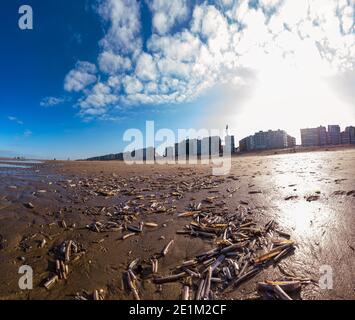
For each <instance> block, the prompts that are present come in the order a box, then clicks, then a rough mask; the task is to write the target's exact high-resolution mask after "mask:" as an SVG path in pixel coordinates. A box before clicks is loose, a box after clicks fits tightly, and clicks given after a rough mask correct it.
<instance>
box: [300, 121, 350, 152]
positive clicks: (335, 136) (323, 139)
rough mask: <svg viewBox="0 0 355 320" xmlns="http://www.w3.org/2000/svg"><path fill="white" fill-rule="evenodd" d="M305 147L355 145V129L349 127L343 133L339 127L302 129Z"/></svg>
mask: <svg viewBox="0 0 355 320" xmlns="http://www.w3.org/2000/svg"><path fill="white" fill-rule="evenodd" d="M301 140H302V146H303V147H321V146H326V145H340V144H355V127H352V126H351V127H347V128H345V131H343V132H341V129H340V126H339V125H329V126H328V131H327V129H326V127H323V126H320V127H318V128H307V129H301Z"/></svg>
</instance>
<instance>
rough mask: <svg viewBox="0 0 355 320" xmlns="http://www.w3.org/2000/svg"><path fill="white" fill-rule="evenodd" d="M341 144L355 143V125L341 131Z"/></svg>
mask: <svg viewBox="0 0 355 320" xmlns="http://www.w3.org/2000/svg"><path fill="white" fill-rule="evenodd" d="M341 144H355V127H352V126H351V127H346V128H345V130H344V132H342V133H341Z"/></svg>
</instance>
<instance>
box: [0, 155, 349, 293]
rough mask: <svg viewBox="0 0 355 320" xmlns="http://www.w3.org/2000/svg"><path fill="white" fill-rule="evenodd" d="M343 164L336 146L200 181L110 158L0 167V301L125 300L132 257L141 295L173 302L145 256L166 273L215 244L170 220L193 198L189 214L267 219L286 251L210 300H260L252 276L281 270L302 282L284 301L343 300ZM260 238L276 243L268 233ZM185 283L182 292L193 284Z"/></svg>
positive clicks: (264, 160)
mask: <svg viewBox="0 0 355 320" xmlns="http://www.w3.org/2000/svg"><path fill="white" fill-rule="evenodd" d="M2 162H4V163H5V162H6V160H3V161H2ZM354 163H355V149H342V150H337V151H331V152H327V151H318V152H309V153H294V154H273V155H267V156H265V155H250V156H245V157H236V158H233V160H232V169H231V172H230V174H229V175H226V176H212V175H211V167H210V166H202V165H195V166H187V165H170V166H161V165H133V166H127V165H126V164H124V163H122V162H85V161H78V162H69V161H68V162H64V161H63V162H61V161H46V162H44V163H38V164H34V165H33V166H31V167H30V168H5V167H3V168H0V177H1V180H0V256H1V259H0V272H1V279H0V299H63V300H66V299H74V298H75V297H78V296H89V295H91V294H92V292H95V290H98V292H102V295H103V296H104V298H105V299H109V300H110V299H133V298H134V295H133V294H132V291H129V290H126V288H125V284H124V274H125V272H127V268H128V266H129V264H130V263H132V261H134V260H136V259H137V258H139V260H138V261H137V266H136V269H135V270H136V271H135V274H136V276H137V278H138V279H137V283H139V288H138V289H139V295H140V298H141V299H158V300H163V299H164V300H165V299H180V298H181V295H182V288H183V286H184V285H186V283H185V282H184V281H185V280H186V279H185V280H178V281H174V282H169V283H164V284H162V285H157V284H156V283H154V281H153V280H154V275H152V274H151V273H152V272H151V270H150V266H151V263H152V262H151V260H152V259H156V258H157V260H158V261H159V268H158V270H157V272H156V276H161V277H162V276H168V275H172V274H175V272H176V267H177V266H178V265H180V264H181V263H182V262H183V261H188V260H190V259H193V258H194V257H196V256H198V255H199V254H201V253H203V252H206V251H208V250H211V249H213V248H215V247H216V246H217V245H218V243H219V241H221V239H222V238H223V234H221V235H219V234H217V235H216V237H215V238H213V239H209V238H205V237H202V236H192V235H190V234H182V233H179V231H181V230H184V228H186V225H189V224H190V223H191V222H192V221H193V216H192V215H190V216H189V215H187V216H185V217H179V215H180V214H181V213H184V212H189V211H191V210H192V209H191V207H192V206H196V205H198V204H200V205H199V207H198V208H197V209H198V210H196V211H201V212H202V213H203V212H208V213H209V214H210V215H215V216H218V217H222V218H223V216H224V215H230V214H235V213H241V212H244V213H245V215H246V217H247V219H250V221H253V223H255V228H258V227H264V226H265V225H267V223H269V222H270V221H274V223H275V225H276V226H277V227H275V229H276V230H278V231H281V232H283V233H285V234H289V235H290V237H291V239H292V240H293V241H295V250H294V251H292V253H291V254H289V255H288V256H287V257H285V258H284V259H282V260H281V261H279V262H278V263H277V264H273V265H270V266H267V267H265V268H263V270H262V271H261V272H260V273H258V274H257V275H256V276H255V277H252V278H251V279H249V280H248V281H245V282H243V283H242V284H241V285H240V286H238V287H236V286H234V285H222V284H220V283H212V284H211V290H212V291H213V295H214V298H215V299H261V298H263V297H262V296H261V295H259V294H258V293H257V290H256V284H257V282H260V281H265V280H281V279H285V278H286V277H293V278H299V279H309V280H310V281H308V283H307V284H304V285H302V289H301V290H300V291H299V292H298V293H297V294H296V295H294V296H293V298H295V299H306V300H307V299H354V298H355V283H354V277H353V275H354V273H355V259H354V258H355V252H354V250H355V249H354V248H355V229H354V225H355V216H354V209H355V174H354V169H355V166H354ZM195 209H196V208H195ZM248 221H249V220H248ZM140 225H142V229H141V230H139V231H138V232H135V231H133V232H132V230H134V229H137V228H139V226H140ZM143 225H144V226H143ZM130 233H132V235H131V236H130V237H127V238H125V236H126V235H128V234H130ZM271 238H278V239H282V237H281V236H280V234H279V233H277V232H273V233H272V237H271ZM171 240H174V242H173V243H172V245H171V247H170V248H169V252H168V253H167V254H166V255H165V256H160V255H159V254H160V253H161V252H162V250H163V249H164V248H165V247H166V245H167V244H168V243H169V242H170V241H171ZM69 241H72V242H74V243H75V246H76V251H75V255H74V254H73V256H75V259H74V258H72V259H71V260H70V264H69V268H68V269H69V270H68V273H67V275H66V279H61V280H58V281H57V282H56V283H55V284H54V285H53V286H52V287H51V288H50V289H46V288H45V287H44V283H45V282H46V281H47V280H48V279H49V278H50V277H51V276H52V275H53V273H55V269H56V266H55V264H56V259H57V258H56V257H57V256H58V250H59V251H60V248H61V246H62V244H63V243H67V244H68V242H69ZM258 241H259V240H258ZM253 254H255V255H256V256H258V255H259V256H260V254H262V252H255V253H254V252H253ZM21 265H29V266H31V267H32V269H33V276H34V283H33V286H34V288H33V290H21V289H20V288H19V286H18V281H19V277H20V276H21V275H19V274H18V270H19V267H20V266H21ZM322 266H330V268H331V270H332V280H333V289H322V288H320V287H319V285H318V281H319V279H320V277H321V271H320V270H321V268H322ZM221 272H222V270H221ZM232 276H233V275H232ZM215 277H218V275H215ZM231 282H233V281H232V280H231ZM190 289H191V296H192V297H194V294H195V293H196V291H197V288H196V285H195V284H193V285H191V284H190ZM100 290H102V291H100Z"/></svg>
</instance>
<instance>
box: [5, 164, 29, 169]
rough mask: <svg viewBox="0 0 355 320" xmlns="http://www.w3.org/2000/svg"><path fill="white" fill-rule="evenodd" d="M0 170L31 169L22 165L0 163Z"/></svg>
mask: <svg viewBox="0 0 355 320" xmlns="http://www.w3.org/2000/svg"><path fill="white" fill-rule="evenodd" d="M0 168H18V169H27V168H31V166H24V165H20V164H8V163H0Z"/></svg>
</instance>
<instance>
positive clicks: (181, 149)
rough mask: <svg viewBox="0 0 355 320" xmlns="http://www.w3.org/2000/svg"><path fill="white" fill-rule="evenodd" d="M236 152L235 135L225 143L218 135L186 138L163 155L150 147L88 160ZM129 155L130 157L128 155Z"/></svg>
mask: <svg viewBox="0 0 355 320" xmlns="http://www.w3.org/2000/svg"><path fill="white" fill-rule="evenodd" d="M235 152H236V147H235V139H234V136H231V135H227V136H226V137H225V141H224V145H223V144H222V139H221V138H220V137H218V136H213V137H205V138H202V139H185V140H183V141H181V142H179V143H175V145H174V146H171V147H167V148H165V152H164V154H163V155H159V154H157V152H156V149H155V148H153V147H148V148H144V149H139V150H133V151H132V152H128V153H126V154H125V153H122V152H121V153H116V154H108V155H104V156H99V157H93V158H89V159H87V160H88V161H112V160H118V161H123V160H124V159H127V158H128V157H133V158H135V160H143V161H147V160H153V161H154V160H156V159H157V158H160V157H165V158H169V159H176V160H178V159H187V160H188V159H189V158H193V157H196V158H201V157H212V156H220V155H222V154H227V155H228V154H231V153H235ZM127 156H128V157H127Z"/></svg>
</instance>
